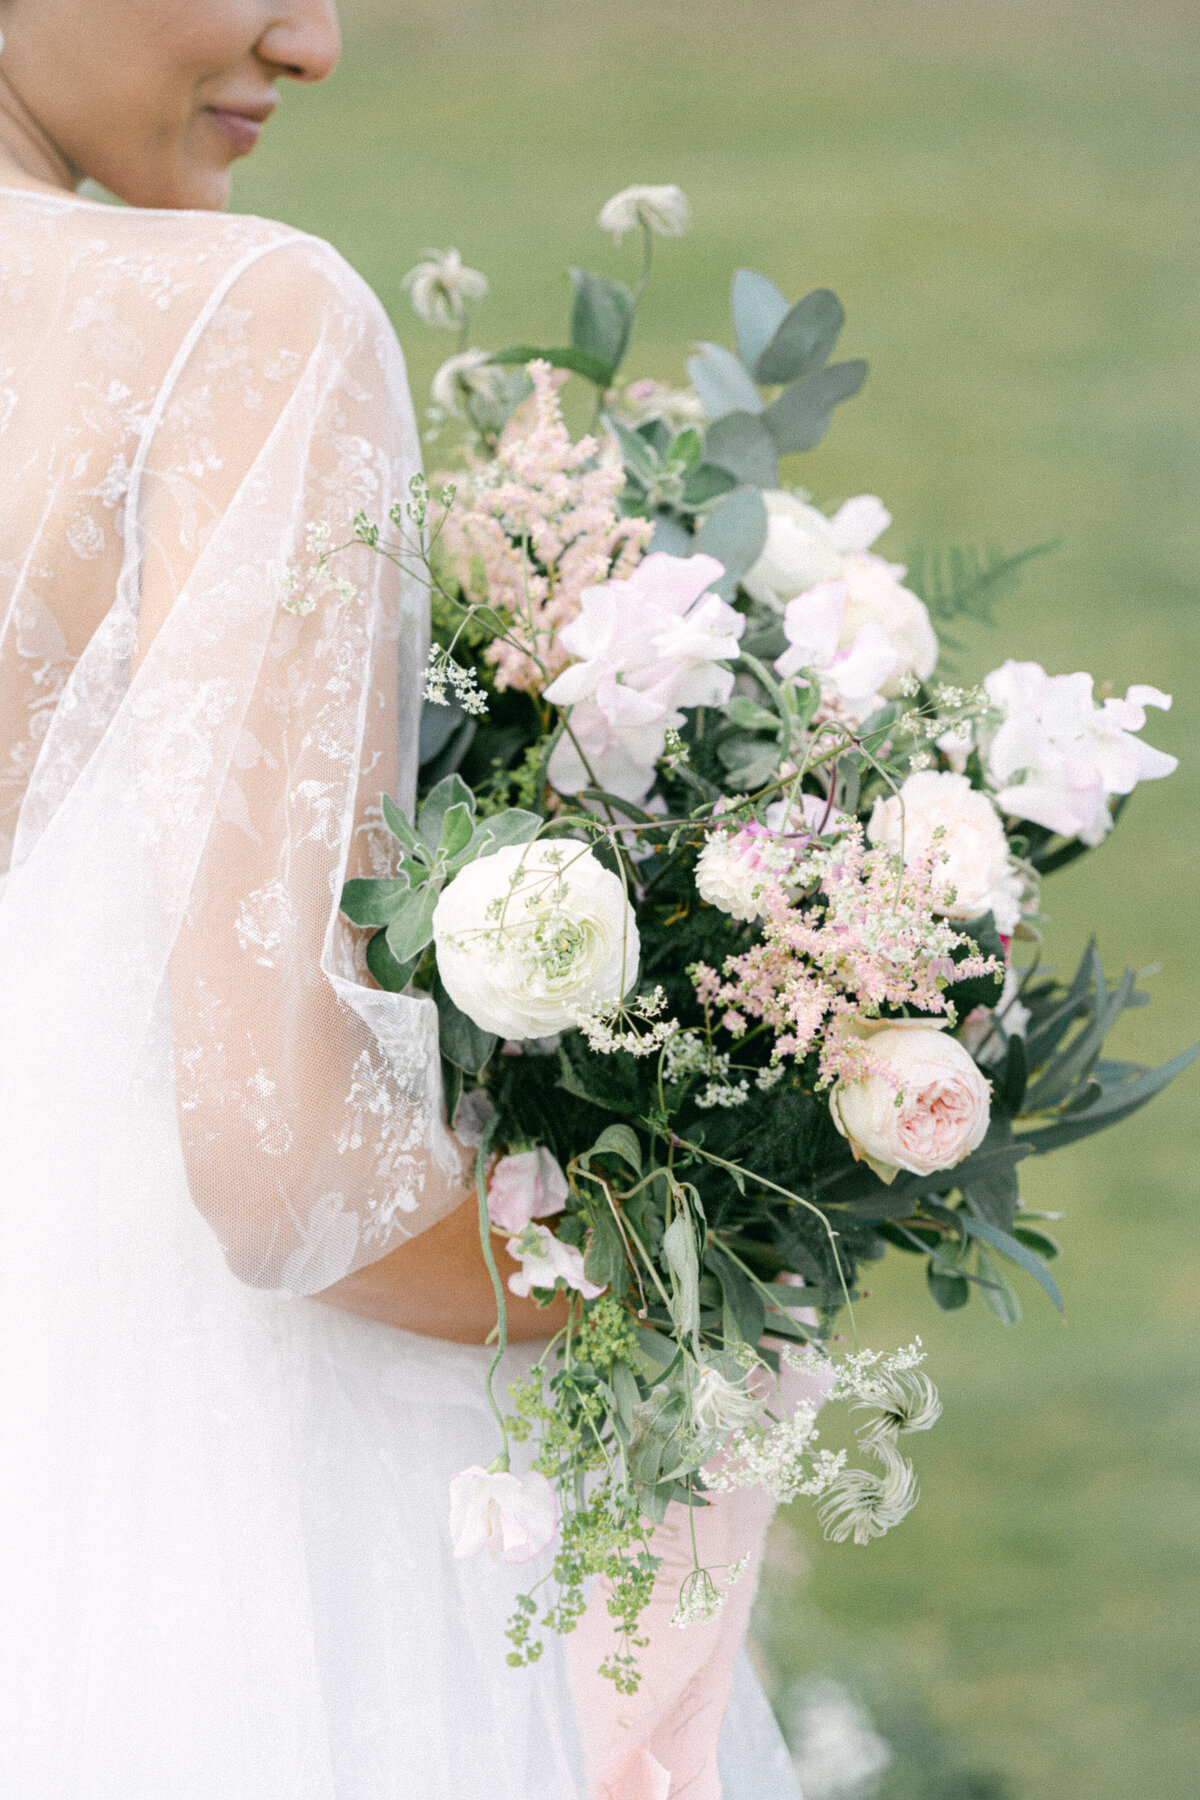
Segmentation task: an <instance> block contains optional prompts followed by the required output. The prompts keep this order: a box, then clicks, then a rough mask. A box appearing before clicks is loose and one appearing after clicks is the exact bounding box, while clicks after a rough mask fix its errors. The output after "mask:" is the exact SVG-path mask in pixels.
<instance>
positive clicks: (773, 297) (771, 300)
mask: <svg viewBox="0 0 1200 1800" xmlns="http://www.w3.org/2000/svg"><path fill="white" fill-rule="evenodd" d="M731 299H732V305H733V330H734V335H735V337H736V338H737V346H738V349H739V350H740V351H741V353H742V361H743V362H744V363H745V365H746V367H747V368H748V369H752V368H753V367H754V365H755V363H756V362H757V361H758V359H759V357H760V356H761V355H762V353H763V351H764V350H765V349H766V347H767V345H768V344H769V343H770V341H771V339H772V338H773V337H774V335H775V333H776V331H777V330H778V329H779V327H780V325H781V324H782V323H783V321H784V319H785V318H786V317H787V312H788V303H787V297H786V295H784V294H781V293H780V291H779V289H778V288H777V287H776V286H775V283H774V282H773V281H769V280H768V279H767V277H766V276H765V275H760V274H759V273H758V271H757V269H738V270H737V272H736V273H735V275H734V277H733V291H732V295H731Z"/></svg>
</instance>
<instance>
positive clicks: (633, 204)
mask: <svg viewBox="0 0 1200 1800" xmlns="http://www.w3.org/2000/svg"><path fill="white" fill-rule="evenodd" d="M690 217H691V207H690V206H689V204H688V197H687V195H686V194H685V193H684V191H683V189H682V188H679V187H676V186H675V184H674V183H673V182H671V183H669V184H667V185H666V186H664V187H645V186H634V187H627V188H622V189H621V192H620V193H619V194H614V195H613V197H612V199H611V200H606V201H605V203H604V205H603V206H602V207H601V209H600V217H599V219H598V221H597V223H598V224H599V226H600V229H601V230H602V231H611V232H612V234H613V236H614V238H616V240H617V242H618V244H619V243H620V241H621V239H622V238H623V237H624V236H625V233H626V232H627V231H636V230H637V229H638V227H639V226H640V227H642V228H643V229H644V230H646V231H655V232H657V233H658V235H659V236H660V237H682V236H683V234H684V232H685V231H686V230H687V226H688V220H689V218H690Z"/></svg>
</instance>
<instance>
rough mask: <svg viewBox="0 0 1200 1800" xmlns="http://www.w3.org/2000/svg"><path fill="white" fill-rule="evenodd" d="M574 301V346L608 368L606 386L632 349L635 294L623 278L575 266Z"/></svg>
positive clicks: (572, 316)
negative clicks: (630, 338) (627, 351)
mask: <svg viewBox="0 0 1200 1800" xmlns="http://www.w3.org/2000/svg"><path fill="white" fill-rule="evenodd" d="M571 280H572V281H573V282H574V283H575V300H574V303H573V305H572V307H571V345H572V348H573V349H576V350H582V351H583V353H584V355H585V356H589V357H594V358H595V360H596V361H597V362H598V363H602V364H603V365H604V367H605V370H606V371H607V375H606V378H605V379H604V380H603V381H602V382H601V383H600V385H602V386H605V387H607V386H608V384H609V382H611V380H612V378H613V376H614V375H615V374H616V372H617V370H618V368H619V367H620V365H621V362H622V360H623V358H624V355H625V352H626V350H627V349H628V348H629V337H630V333H631V331H632V330H633V295H632V294H631V293H630V291H629V289H628V288H627V287H626V286H625V283H624V282H623V281H613V280H612V279H611V278H610V277H609V276H607V275H595V274H593V273H592V272H591V270H589V269H572V270H571Z"/></svg>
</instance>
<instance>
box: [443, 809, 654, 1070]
mask: <svg viewBox="0 0 1200 1800" xmlns="http://www.w3.org/2000/svg"><path fill="white" fill-rule="evenodd" d="M433 941H434V945H435V948H436V950H437V962H438V970H439V973H440V974H441V977H442V981H443V984H444V985H445V988H446V992H447V993H448V994H449V995H450V998H451V999H452V1000H453V1001H454V1004H455V1005H456V1006H457V1007H458V1008H459V1009H460V1011H462V1012H464V1013H466V1015H467V1017H468V1018H469V1019H473V1020H474V1021H475V1023H476V1025H478V1026H480V1028H481V1029H482V1030H484V1031H493V1032H495V1033H496V1035H497V1036H498V1037H502V1038H512V1039H515V1040H516V1041H518V1042H520V1041H521V1040H523V1039H528V1038H545V1037H549V1036H550V1035H551V1034H552V1033H553V1032H555V1031H565V1030H567V1029H569V1028H570V1027H572V1026H574V1025H575V1024H576V1022H577V1020H578V1018H579V1015H580V1014H581V1013H582V1012H586V1011H589V1010H591V1009H593V1008H595V1007H597V1006H606V1005H615V1004H616V1002H617V1001H619V1000H620V999H622V998H623V996H624V995H625V994H627V993H628V992H629V990H630V988H631V987H632V986H633V985H634V983H635V982H636V980H637V972H638V954H639V944H638V932H637V922H636V920H635V918H634V914H633V908H632V907H631V906H630V904H629V901H628V900H627V899H626V897H625V889H624V887H623V886H622V884H621V881H620V879H619V878H618V877H617V876H616V875H614V874H612V873H611V871H610V870H608V869H606V868H605V867H604V866H603V864H602V863H599V862H597V860H596V858H595V857H594V856H593V855H592V853H591V851H590V850H589V849H588V848H587V846H586V845H585V844H583V843H581V842H580V841H579V839H577V838H555V839H553V840H547V839H541V840H539V841H538V842H537V843H534V844H526V845H523V846H521V845H508V846H506V847H505V848H504V849H502V850H497V851H495V852H494V853H493V854H492V855H491V856H484V857H480V858H479V860H478V861H477V862H473V863H468V864H467V866H466V868H465V869H463V870H461V871H460V872H459V874H457V875H456V876H455V877H454V880H453V881H451V882H450V883H449V884H448V885H447V886H446V888H445V889H444V890H443V892H442V895H441V898H440V899H439V901H438V903H437V906H436V908H435V910H434V915H433Z"/></svg>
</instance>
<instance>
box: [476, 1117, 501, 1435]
mask: <svg viewBox="0 0 1200 1800" xmlns="http://www.w3.org/2000/svg"><path fill="white" fill-rule="evenodd" d="M499 1124H500V1115H499V1114H498V1113H493V1115H492V1117H491V1118H490V1119H489V1120H488V1124H487V1129H486V1131H485V1132H484V1134H483V1141H482V1142H481V1144H480V1146H479V1149H478V1151H477V1152H476V1154H475V1198H476V1201H477V1203H478V1206H479V1242H480V1245H481V1246H482V1249H483V1260H484V1262H485V1263H486V1264H487V1270H488V1274H489V1275H490V1276H491V1278H492V1290H493V1292H494V1293H495V1296H496V1354H495V1356H493V1358H492V1360H491V1363H490V1365H489V1367H488V1372H487V1397H488V1405H489V1406H490V1407H491V1409H492V1411H493V1413H494V1414H495V1416H496V1423H497V1425H499V1427H500V1435H501V1436H502V1438H503V1439H504V1450H503V1452H502V1454H503V1459H504V1467H505V1468H506V1469H507V1467H508V1459H509V1442H508V1426H507V1425H506V1424H505V1420H504V1414H503V1413H502V1412H501V1410H500V1406H499V1404H498V1402H497V1400H496V1392H495V1388H494V1386H493V1382H494V1381H495V1376H496V1370H497V1369H498V1368H499V1367H500V1363H501V1361H502V1359H503V1357H504V1353H505V1351H506V1350H507V1349H508V1303H507V1300H506V1298H505V1293H504V1283H503V1282H502V1281H501V1279H500V1271H499V1269H498V1268H497V1267H496V1257H495V1253H494V1252H493V1250H492V1221H491V1217H490V1215H489V1213H488V1204H487V1159H488V1155H489V1153H490V1151H491V1148H492V1139H493V1138H494V1137H495V1135H496V1131H497V1129H498V1127H499Z"/></svg>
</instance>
